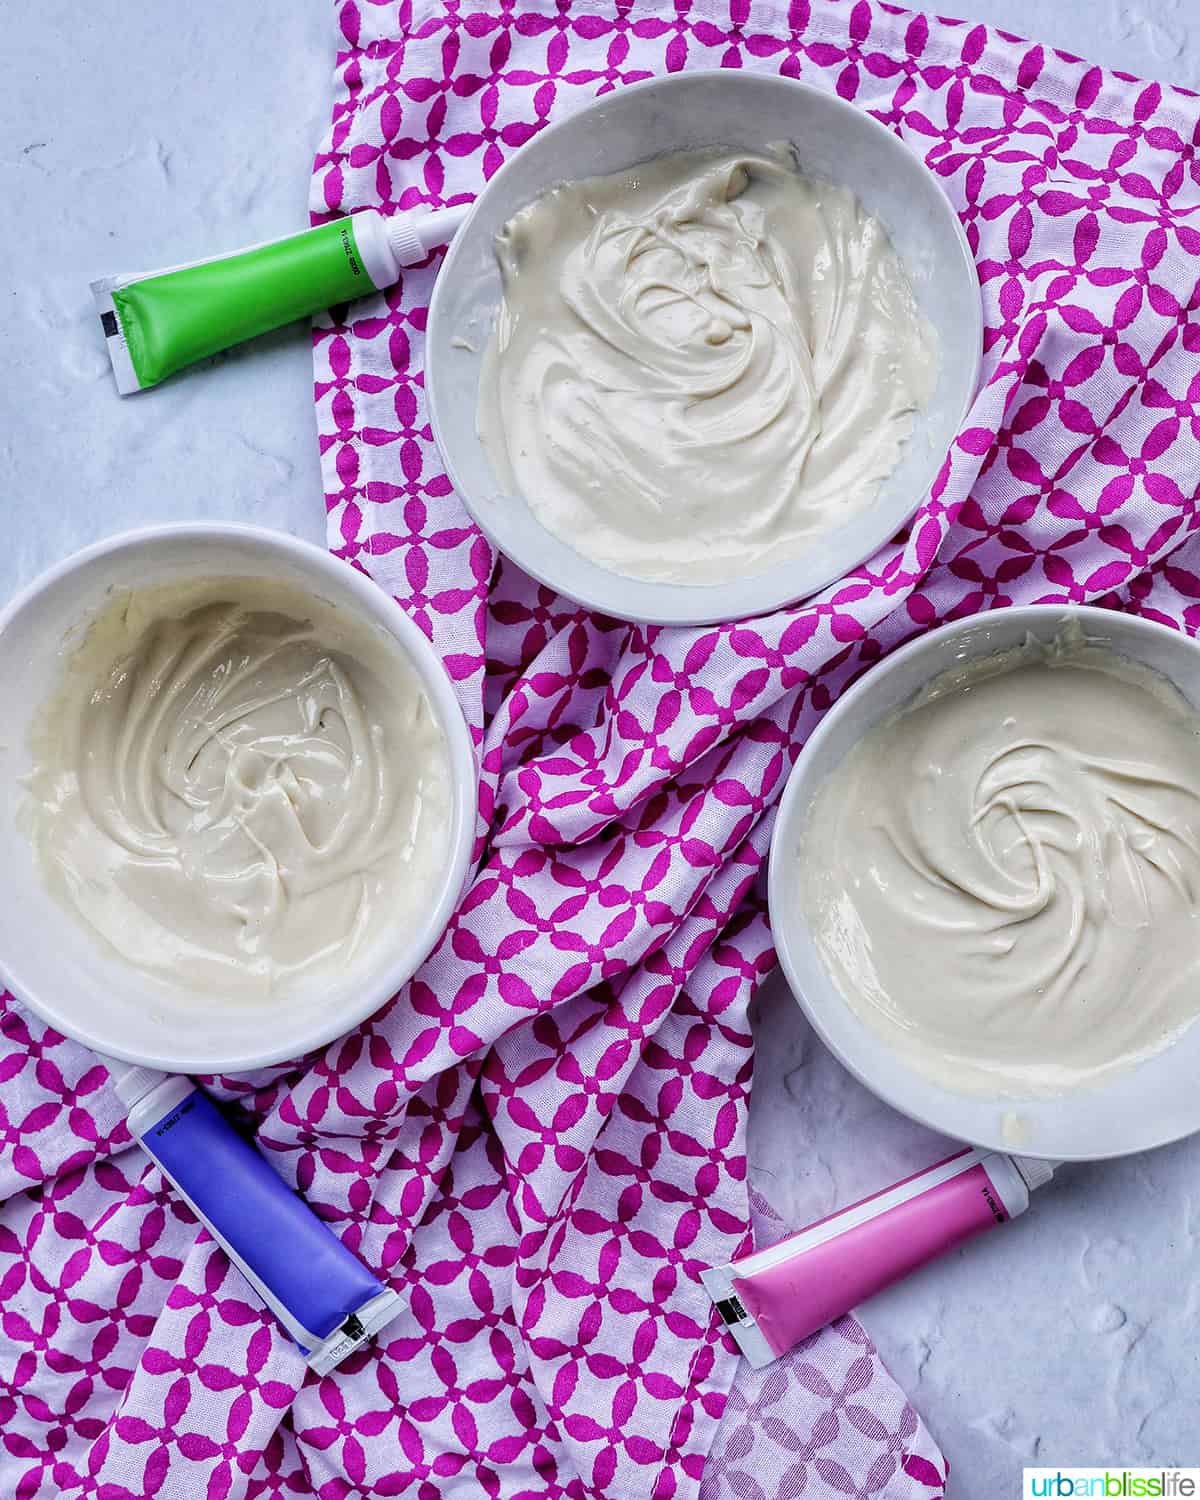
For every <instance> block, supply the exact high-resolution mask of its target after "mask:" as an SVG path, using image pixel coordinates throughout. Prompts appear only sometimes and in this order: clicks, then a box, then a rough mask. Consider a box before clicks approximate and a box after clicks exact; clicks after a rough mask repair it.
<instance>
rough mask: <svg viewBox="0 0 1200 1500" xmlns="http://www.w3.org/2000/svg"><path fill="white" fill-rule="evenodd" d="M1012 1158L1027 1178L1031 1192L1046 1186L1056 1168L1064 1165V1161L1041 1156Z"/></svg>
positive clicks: (1019, 1170)
mask: <svg viewBox="0 0 1200 1500" xmlns="http://www.w3.org/2000/svg"><path fill="white" fill-rule="evenodd" d="M1010 1160H1011V1161H1012V1164H1013V1166H1014V1167H1016V1169H1017V1171H1018V1172H1020V1174H1021V1176H1022V1177H1023V1178H1024V1179H1025V1186H1026V1187H1027V1188H1028V1189H1029V1191H1030V1192H1031V1193H1032V1192H1034V1191H1035V1190H1036V1189H1037V1188H1040V1187H1045V1186H1046V1184H1047V1183H1048V1182H1049V1181H1050V1179H1051V1178H1052V1177H1053V1176H1054V1173H1055V1170H1056V1169H1057V1168H1058V1167H1061V1166H1062V1162H1059V1161H1043V1160H1042V1158H1041V1157H1040V1156H1014V1157H1011V1158H1010Z"/></svg>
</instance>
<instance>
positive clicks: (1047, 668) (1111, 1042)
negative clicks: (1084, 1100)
mask: <svg viewBox="0 0 1200 1500" xmlns="http://www.w3.org/2000/svg"><path fill="white" fill-rule="evenodd" d="M800 858H801V860H802V862H803V865H802V896H801V899H802V905H803V908H804V911H805V915H806V918H807V920H808V923H809V925H810V929H811V931H812V932H813V934H814V936H815V939H816V942H817V946H818V948H819V950H820V952H821V954H822V957H823V959H824V961H825V963H826V965H827V966H828V968H829V970H830V972H831V974H832V975H833V977H834V979H835V980H836V982H837V984H838V987H839V989H840V990H841V992H842V994H843V995H844V996H845V998H846V1000H847V1001H848V1002H849V1004H850V1005H851V1006H852V1008H853V1009H854V1010H855V1011H856V1012H857V1013H858V1014H859V1015H860V1016H861V1017H862V1018H863V1019H864V1020H865V1021H867V1022H868V1023H869V1024H870V1025H871V1026H872V1027H874V1028H875V1029H876V1030H877V1031H878V1032H879V1033H880V1034H881V1035H882V1036H883V1037H884V1038H885V1039H886V1040H887V1041H888V1042H890V1043H891V1044H892V1045H893V1046H894V1047H895V1048H897V1050H899V1051H900V1052H901V1053H902V1054H903V1055H904V1056H905V1057H907V1058H908V1059H909V1060H910V1061H911V1062H912V1063H913V1064H914V1065H915V1066H916V1067H918V1068H919V1069H920V1070H921V1071H923V1072H924V1073H925V1074H926V1075H927V1076H929V1077H932V1078H933V1079H935V1080H936V1081H937V1082H939V1083H941V1084H942V1085H944V1086H945V1087H947V1088H951V1089H956V1090H958V1091H960V1092H987V1093H997V1094H1010V1095H1025V1096H1032V1095H1038V1094H1054V1093H1060V1092H1064V1091H1066V1090H1068V1089H1071V1088H1073V1087H1078V1086H1081V1085H1086V1084H1087V1083H1089V1082H1093V1081H1097V1080H1099V1079H1101V1078H1102V1077H1103V1076H1104V1075H1105V1074H1107V1073H1110V1072H1111V1071H1113V1070H1114V1069H1118V1068H1121V1067H1124V1066H1127V1065H1129V1064H1131V1063H1133V1062H1134V1061H1136V1060H1138V1059H1140V1058H1143V1057H1146V1056H1148V1055H1150V1054H1152V1053H1153V1052H1155V1051H1158V1050H1159V1049H1161V1048H1163V1047H1164V1046H1166V1045H1167V1044H1168V1043H1169V1042H1171V1041H1172V1040H1173V1039H1174V1038H1175V1037H1176V1036H1178V1035H1179V1033H1180V1032H1181V1031H1182V1030H1183V1029H1184V1028H1185V1027H1187V1026H1188V1025H1189V1024H1190V1023H1191V1022H1192V1021H1193V1020H1194V1019H1195V1018H1196V1016H1197V1014H1200V983H1198V980H1200V716H1198V715H1197V713H1196V711H1195V710H1194V709H1193V708H1192V707H1191V706H1190V705H1189V704H1187V703H1186V702H1185V701H1184V700H1183V698H1182V697H1181V696H1180V695H1179V694H1178V693H1177V692H1176V691H1175V690H1174V688H1172V687H1171V686H1170V685H1169V684H1168V683H1167V682H1166V681H1165V680H1164V679H1162V678H1160V677H1159V676H1158V675H1157V674H1155V673H1153V672H1151V671H1150V670H1149V669H1148V668H1146V667H1144V666H1140V665H1137V664H1135V663H1133V662H1129V661H1125V660H1123V659H1120V658H1117V657H1115V656H1114V655H1112V654H1111V653H1108V652H1106V651H1104V650H1101V649H1100V648H1098V647H1088V646H1086V645H1083V644H1080V643H1075V644H1071V643H1069V642H1068V643H1066V644H1060V646H1059V647H1058V648H1056V649H1055V650H1052V651H1046V650H1043V649H1040V648H1036V647H1034V646H1032V645H1031V646H1029V647H1027V648H1026V649H1025V650H1024V651H1021V652H1017V653H1008V654H1006V655H1004V656H1000V657H997V658H995V659H994V660H993V661H991V662H988V663H986V664H984V665H982V666H980V667H976V668H974V669H967V670H966V671H964V672H960V673H958V674H957V675H954V676H949V677H947V678H945V679H942V680H941V681H940V682H938V683H935V684H934V686H933V688H932V690H931V691H929V692H928V693H927V695H925V696H923V698H922V700H921V701H919V702H918V703H917V704H916V705H914V706H913V707H911V708H909V709H907V710H905V711H904V712H902V713H901V714H900V715H899V716H898V717H895V718H893V719H891V720H890V721H887V722H885V723H883V724H881V725H877V726H876V727H875V728H874V729H873V730H872V731H871V732H870V733H869V734H868V735H867V736H866V737H865V738H864V740H863V741H862V743H861V744H860V745H859V746H858V747H857V748H856V749H855V750H854V751H853V752H852V753H851V754H850V756H848V757H847V759H846V760H845V761H844V762H843V763H842V765H841V766H839V767H838V769H837V770H836V771H835V772H834V773H833V775H831V777H830V778H829V780H828V782H827V783H826V784H825V785H824V786H823V787H822V788H821V790H820V791H819V792H818V794H817V797H816V799H815V801H814V805H813V808H812V812H811V816H810V819H809V822H808V824H807V827H806V831H805V834H804V838H803V842H802V847H801V850H800Z"/></svg>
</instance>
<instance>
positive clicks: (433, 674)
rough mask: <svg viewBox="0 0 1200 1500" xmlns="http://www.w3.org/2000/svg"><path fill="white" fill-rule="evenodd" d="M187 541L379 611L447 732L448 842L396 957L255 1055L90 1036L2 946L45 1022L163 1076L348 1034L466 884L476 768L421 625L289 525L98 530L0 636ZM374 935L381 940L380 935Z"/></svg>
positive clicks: (2, 612) (427, 947)
mask: <svg viewBox="0 0 1200 1500" xmlns="http://www.w3.org/2000/svg"><path fill="white" fill-rule="evenodd" d="M189 540H192V541H197V542H212V541H216V542H226V543H232V544H233V545H235V546H236V545H238V544H239V543H249V544H251V545H253V546H254V547H257V548H260V549H262V550H264V551H266V552H274V553H275V554H277V555H279V556H281V557H282V558H286V559H290V560H293V561H297V562H298V564H299V565H300V566H301V567H309V568H313V569H315V571H317V572H318V573H324V574H325V575H326V576H327V577H329V578H330V579H331V580H332V581H333V583H334V585H336V586H340V587H341V588H343V589H345V590H347V591H348V593H349V595H350V597H351V598H352V599H353V600H355V603H356V605H357V603H358V601H359V600H361V601H362V603H363V606H364V612H370V613H371V614H377V616H382V617H386V618H387V628H388V629H389V630H390V631H391V633H392V635H393V636H394V638H395V639H396V640H397V642H398V643H399V645H400V647H401V649H402V650H403V651H404V652H405V654H406V655H407V657H408V658H409V660H410V662H411V663H412V667H413V670H414V671H415V672H416V673H417V676H418V678H419V679H420V682H421V685H422V688H423V689H424V690H425V692H426V693H427V694H428V695H429V697H430V699H431V701H432V703H433V706H434V710H435V712H436V714H437V717H438V722H439V723H440V724H441V726H442V730H443V732H444V734H445V736H446V742H447V751H448V757H449V761H450V779H451V842H450V848H449V850H448V851H447V858H446V861H445V865H444V869H443V874H442V876H441V883H440V888H439V891H438V897H437V900H436V901H435V902H434V904H433V905H432V906H431V907H430V909H429V911H428V913H427V915H426V916H425V918H424V920H423V922H422V923H421V924H420V927H419V928H413V929H410V934H411V935H410V938H409V941H408V943H407V944H406V946H405V948H404V951H403V952H402V953H401V955H400V956H399V957H398V958H396V959H394V960H392V961H390V962H389V963H387V964H386V965H385V966H384V967H383V969H382V970H381V972H380V973H379V974H378V975H377V977H376V978H375V979H374V980H373V981H367V980H362V981H359V982H357V983H356V984H355V985H354V986H353V987H352V988H351V989H350V991H349V993H348V995H347V996H346V998H345V1000H344V1002H342V1003H339V1001H338V998H337V993H336V988H337V982H336V979H335V980H334V981H332V982H331V984H330V996H331V998H330V1001H329V1003H328V1005H327V1006H326V1007H323V1008H322V1011H321V1015H322V1016H323V1017H324V1019H322V1020H321V1021H320V1023H319V1024H317V1023H315V1022H314V1024H312V1025H311V1026H310V1028H309V1029H308V1030H307V1031H305V1032H304V1033H303V1034H302V1035H293V1036H292V1037H291V1038H290V1039H289V1038H288V1037H286V1036H285V1038H284V1039H283V1040H282V1041H280V1042H278V1043H275V1044H274V1045H272V1046H268V1047H263V1048H261V1049H259V1050H256V1051H254V1052H243V1053H240V1054H232V1053H231V1054H229V1055H228V1056H222V1055H220V1054H219V1053H218V1052H217V1050H216V1049H215V1048H214V1049H213V1051H212V1054H211V1055H204V1056H199V1055H196V1054H193V1055H191V1056H188V1055H186V1054H183V1053H179V1054H172V1053H171V1052H170V1051H169V1049H167V1050H161V1049H160V1050H156V1049H154V1048H153V1047H140V1046H127V1045H125V1044H124V1043H123V1042H121V1041H120V1039H117V1040H115V1041H114V1040H111V1039H109V1038H107V1037H98V1036H95V1035H92V1034H89V1029H88V1026H87V1023H86V1022H84V1023H79V1022H77V1021H76V1019H75V1018H74V1017H73V1016H72V1015H71V1014H70V1013H69V1012H64V1011H63V1010H61V1009H60V1008H59V1007H58V1006H57V1005H56V1004H55V1003H54V1001H53V1000H52V999H49V998H47V997H46V996H45V995H44V994H43V993H39V990H44V989H45V985H44V984H42V983H41V982H40V981H36V980H35V982H34V983H33V984H30V983H29V981H28V977H27V976H26V975H25V974H18V973H14V972H13V971H12V970H11V969H10V967H9V965H8V961H7V959H6V958H5V956H4V954H3V953H0V980H2V981H3V983H4V984H5V985H7V987H8V989H9V990H10V991H11V993H12V994H13V995H14V996H15V997H16V998H17V999H18V1000H19V1001H20V1002H21V1003H22V1004H23V1005H26V1006H28V1008H29V1009H30V1010H31V1011H33V1012H34V1013H35V1014H36V1015H37V1016H38V1017H40V1019H41V1020H43V1021H45V1022H46V1024H47V1025H49V1026H52V1027H54V1028H55V1029H56V1030H58V1031H62V1032H63V1033H65V1034H66V1035H67V1036H70V1037H72V1038H73V1039H74V1040H75V1041H78V1042H80V1043H82V1044H83V1045H84V1046H86V1047H90V1048H91V1049H92V1050H93V1051H94V1052H97V1053H99V1054H100V1056H101V1057H102V1058H103V1057H112V1058H116V1059H119V1060H120V1061H122V1062H128V1063H133V1064H136V1065H138V1066H141V1067H148V1068H155V1069H158V1070H160V1071H163V1072H168V1073H192V1072H201V1073H210V1074H211V1073H244V1072H250V1071H252V1070H254V1069H257V1068H263V1067H268V1066H271V1065H272V1064H275V1063H279V1062H286V1061H290V1060H291V1059H293V1058H298V1057H302V1056H305V1055H307V1054H308V1053H310V1052H314V1051H317V1050H319V1049H320V1048H322V1047H325V1046H327V1045H328V1044H329V1043H330V1042H332V1041H334V1040H336V1039H337V1038H338V1037H341V1036H343V1035H345V1034H347V1033H348V1032H350V1031H353V1030H354V1029H355V1027H357V1026H359V1025H361V1024H362V1022H364V1021H365V1020H367V1019H368V1018H369V1017H370V1016H371V1015H373V1014H374V1013H375V1012H376V1011H378V1010H380V1009H381V1008H382V1007H383V1006H384V1005H385V1004H386V1003H387V1002H388V1001H389V1000H390V999H391V998H392V996H393V995H395V994H396V992H397V991H398V990H399V989H401V988H402V986H403V985H404V984H405V983H407V981H408V980H409V979H410V978H411V977H412V976H413V974H415V973H416V971H417V970H418V969H419V968H420V966H421V965H422V964H423V963H424V962H425V960H426V958H428V956H429V954H430V953H431V952H432V951H433V949H434V947H435V946H436V945H437V943H438V942H439V941H440V940H441V938H442V937H443V935H444V933H445V931H446V929H447V927H448V926H449V922H450V918H451V916H452V915H453V912H454V909H455V907H456V906H457V905H458V901H459V899H460V897H461V895H462V891H463V888H464V886H465V884H466V880H467V876H468V872H469V866H470V860H471V854H472V850H473V848H474V843H475V821H476V815H477V808H478V771H477V766H476V761H475V752H474V749H473V746H472V742H471V734H470V730H469V729H468V727H467V722H466V719H465V717H464V715H463V710H462V707H461V705H460V704H459V701H458V698H457V696H456V695H455V692H454V687H453V684H452V682H451V679H450V675H449V673H448V671H447V670H446V667H445V665H444V663H443V662H442V660H441V658H440V657H439V656H438V654H437V652H436V651H435V649H434V647H433V644H432V642H431V641H430V640H429V638H428V637H427V636H426V635H425V633H424V632H423V631H422V630H421V628H420V626H419V625H418V624H417V623H416V621H415V620H413V619H412V618H411V617H410V616H409V615H408V614H407V613H406V611H405V610H404V609H403V607H402V606H401V605H400V603H399V602H398V601H397V600H396V599H395V598H394V597H393V596H392V595H391V594H389V593H388V591H387V589H385V588H383V587H382V586H381V585H380V584H378V583H376V582H375V580H374V579H372V578H371V577H369V576H368V575H367V574H365V573H363V572H361V571H360V570H359V569H357V568H355V567H354V566H353V565H352V564H351V563H350V562H348V561H346V560H345V559H342V558H339V557H335V556H334V555H333V553H331V552H329V551H327V550H326V549H325V548H324V547H321V546H318V545H317V544H316V543H314V542H309V541H307V540H304V539H303V538H300V537H297V536H294V535H292V534H291V533H289V532H284V531H275V530H273V529H271V528H269V527H265V526H252V525H247V524H245V523H242V522H236V521H172V522H163V523H156V524H153V525H147V526H139V527H133V528H131V529H129V530H126V531H121V532H117V533H115V534H114V535H112V536H107V537H102V538H100V539H99V540H97V541H94V542H91V543H89V544H88V545H87V546H86V547H82V548H80V549H79V550H78V551H75V552H72V553H70V554H69V555H68V556H66V557H64V558H61V559H60V560H59V561H58V562H56V563H53V564H52V565H51V566H50V567H48V568H47V569H45V570H44V571H43V572H42V573H40V574H38V575H37V577H35V578H34V579H33V580H32V581H31V582H29V583H27V584H26V585H25V586H24V587H23V588H21V589H19V590H18V591H17V593H16V594H14V595H13V597H12V598H11V599H10V600H9V601H8V602H7V603H6V604H5V605H4V607H3V608H2V609H0V636H3V635H4V633H5V632H6V631H8V630H10V629H11V628H12V627H13V625H14V623H16V622H18V621H19V620H20V618H21V615H22V614H23V612H24V611H25V610H26V609H27V608H28V607H29V606H30V605H31V604H32V603H33V602H34V601H35V600H36V599H37V598H38V597H39V596H40V595H41V594H42V593H44V592H45V591H46V590H47V589H50V588H52V587H54V586H56V585H59V584H61V583H62V582H63V581H64V580H65V579H68V578H70V576H71V575H72V574H73V573H75V572H77V571H78V570H79V569H80V568H83V567H86V566H88V565H90V564H91V563H93V562H95V561H96V560H97V559H101V558H104V557H107V556H111V555H113V554H114V553H117V552H125V551H129V550H131V549H134V550H136V549H141V548H148V547H154V546H156V545H157V544H159V543H160V542H163V541H171V542H178V541H184V542H187V541H189ZM248 557H252V554H248ZM97 941H98V942H99V941H100V940H99V939H97ZM382 942H383V943H386V942H387V939H386V938H385V939H383V940H382ZM356 996H357V998H356ZM272 1015H273V1020H272V1021H271V1023H270V1025H271V1028H272V1029H275V1030H279V1029H281V1030H282V1031H283V1032H285V1033H286V1032H287V1017H286V1015H278V1016H275V1015H274V1013H272ZM267 1029H268V1023H267V1022H266V1020H264V1032H265V1031H266V1030H267Z"/></svg>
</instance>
